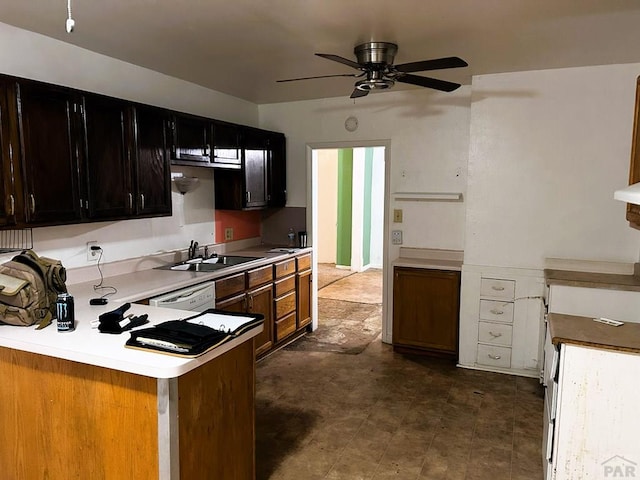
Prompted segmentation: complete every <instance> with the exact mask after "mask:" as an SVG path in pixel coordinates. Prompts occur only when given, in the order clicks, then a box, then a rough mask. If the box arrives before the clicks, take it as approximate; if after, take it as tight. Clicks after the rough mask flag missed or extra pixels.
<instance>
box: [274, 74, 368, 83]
mask: <svg viewBox="0 0 640 480" xmlns="http://www.w3.org/2000/svg"><path fill="white" fill-rule="evenodd" d="M358 76H359V75H357V74H355V73H338V74H336V75H319V76H317V77H300V78H287V79H285V80H276V82H277V83H282V82H297V81H298V80H312V79H314V78H330V77H358Z"/></svg>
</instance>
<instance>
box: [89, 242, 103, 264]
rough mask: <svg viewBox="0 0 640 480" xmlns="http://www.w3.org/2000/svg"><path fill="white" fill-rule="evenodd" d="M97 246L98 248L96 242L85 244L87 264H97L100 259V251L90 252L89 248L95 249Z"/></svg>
mask: <svg viewBox="0 0 640 480" xmlns="http://www.w3.org/2000/svg"><path fill="white" fill-rule="evenodd" d="M97 246H98V241H97V240H93V241H91V242H87V262H97V261H98V258H100V250H91V247H97Z"/></svg>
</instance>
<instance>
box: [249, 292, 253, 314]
mask: <svg viewBox="0 0 640 480" xmlns="http://www.w3.org/2000/svg"><path fill="white" fill-rule="evenodd" d="M249 311H250V312H252V311H253V295H249Z"/></svg>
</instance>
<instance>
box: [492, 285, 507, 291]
mask: <svg viewBox="0 0 640 480" xmlns="http://www.w3.org/2000/svg"><path fill="white" fill-rule="evenodd" d="M491 288H492V289H493V290H495V291H496V292H501V291H503V290H504V287H498V286H496V285H491Z"/></svg>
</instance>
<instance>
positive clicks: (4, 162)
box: [0, 80, 21, 226]
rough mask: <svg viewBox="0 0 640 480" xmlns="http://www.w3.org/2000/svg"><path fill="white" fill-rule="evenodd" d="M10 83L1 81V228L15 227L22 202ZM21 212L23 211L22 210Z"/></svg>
mask: <svg viewBox="0 0 640 480" xmlns="http://www.w3.org/2000/svg"><path fill="white" fill-rule="evenodd" d="M10 89H11V86H10V84H9V82H4V81H1V80H0V226H8V225H15V224H16V222H17V215H16V214H17V212H18V211H19V210H18V208H19V207H20V205H21V203H20V205H19V204H18V203H19V201H20V200H21V199H20V198H19V197H18V194H17V191H16V187H17V185H16V178H15V176H14V175H15V173H17V165H16V163H15V160H17V158H16V157H15V155H16V153H17V152H18V149H17V134H16V132H15V129H14V128H13V126H14V125H13V121H12V120H11V117H12V115H11V114H10V112H9V109H10V107H11V106H12V104H13V102H11V100H10V99H11V98H12V95H11V94H10ZM14 159H15V160H14ZM20 211H21V209H20Z"/></svg>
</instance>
